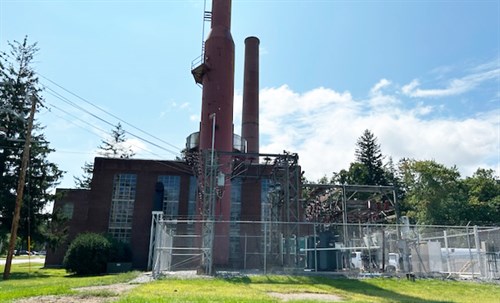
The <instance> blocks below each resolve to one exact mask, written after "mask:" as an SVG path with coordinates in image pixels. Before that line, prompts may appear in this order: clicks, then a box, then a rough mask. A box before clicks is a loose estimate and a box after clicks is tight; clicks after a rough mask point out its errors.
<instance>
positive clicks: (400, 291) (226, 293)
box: [117, 276, 500, 303]
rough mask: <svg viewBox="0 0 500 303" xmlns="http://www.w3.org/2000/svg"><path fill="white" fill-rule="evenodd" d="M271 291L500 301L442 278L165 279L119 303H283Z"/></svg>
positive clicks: (346, 298) (488, 288)
mask: <svg viewBox="0 0 500 303" xmlns="http://www.w3.org/2000/svg"><path fill="white" fill-rule="evenodd" d="M269 292H279V293H319V294H334V295H337V296H340V297H342V298H343V301H342V302H414V303H430V302H441V303H444V302H447V303H448V302H474V303H476V302H477V303H478V302H481V303H483V302H498V296H499V295H500V286H498V285H494V284H479V283H470V282H457V281H440V280H417V281H416V282H411V281H407V280H399V279H396V278H376V279H363V280H354V279H330V278H324V277H297V276H251V277H245V278H233V279H210V280H207V279H195V280H177V279H166V280H159V281H155V282H152V283H149V284H145V285H140V286H139V287H137V288H135V289H133V290H132V291H131V292H130V293H128V294H126V295H125V296H122V297H121V298H120V299H119V300H118V301H117V302H119V303H139V302H280V300H279V299H277V298H273V297H271V296H269V295H268V293H269ZM293 302H313V301H312V300H309V301H307V300H302V301H293Z"/></svg>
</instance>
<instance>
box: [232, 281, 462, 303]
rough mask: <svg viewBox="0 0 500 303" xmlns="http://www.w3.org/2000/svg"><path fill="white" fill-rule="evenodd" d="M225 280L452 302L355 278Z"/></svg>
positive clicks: (415, 302) (397, 299) (392, 298)
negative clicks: (327, 287) (325, 288)
mask: <svg viewBox="0 0 500 303" xmlns="http://www.w3.org/2000/svg"><path fill="white" fill-rule="evenodd" d="M227 281H228V282H231V283H235V284H240V283H241V284H250V283H252V284H295V285H300V284H313V285H319V284H322V285H327V286H329V287H331V288H333V289H340V290H343V291H346V292H348V293H357V294H361V295H365V296H370V297H380V298H383V299H385V300H387V301H390V302H408V303H409V302H412V303H453V302H452V301H438V300H427V299H422V298H418V297H414V296H410V295H405V294H401V293H397V292H394V291H392V290H388V289H384V288H381V287H378V286H376V285H372V284H370V283H366V282H364V281H361V280H356V279H338V278H327V277H303V276H265V278H264V279H262V280H258V281H252V279H250V278H249V277H236V278H230V279H227Z"/></svg>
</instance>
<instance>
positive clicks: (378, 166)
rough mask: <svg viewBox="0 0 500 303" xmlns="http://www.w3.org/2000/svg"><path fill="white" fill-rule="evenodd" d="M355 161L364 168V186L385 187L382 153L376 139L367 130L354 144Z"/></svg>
mask: <svg viewBox="0 0 500 303" xmlns="http://www.w3.org/2000/svg"><path fill="white" fill-rule="evenodd" d="M355 156H356V161H357V162H358V163H361V164H363V165H364V167H365V168H366V177H365V178H366V179H365V180H363V181H364V183H359V184H364V185H387V180H386V178H385V172H384V166H383V163H382V160H383V159H384V157H383V156H382V152H381V150H380V144H378V142H377V137H375V135H374V134H373V133H372V132H370V131H369V130H368V129H367V130H365V131H364V132H363V135H361V137H359V139H358V141H357V142H356V151H355Z"/></svg>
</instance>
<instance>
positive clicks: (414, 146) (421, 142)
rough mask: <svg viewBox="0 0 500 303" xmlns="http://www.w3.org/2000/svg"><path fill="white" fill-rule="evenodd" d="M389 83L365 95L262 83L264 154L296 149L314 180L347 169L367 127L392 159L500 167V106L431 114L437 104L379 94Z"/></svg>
mask: <svg viewBox="0 0 500 303" xmlns="http://www.w3.org/2000/svg"><path fill="white" fill-rule="evenodd" d="M389 85H390V81H388V80H385V79H383V80H381V81H380V82H379V83H377V84H376V85H375V86H374V87H373V88H372V89H371V90H370V92H371V96H370V98H369V99H368V100H356V99H354V98H353V97H352V96H351V94H350V93H349V92H343V93H339V92H336V91H334V90H331V89H327V88H323V87H320V88H317V89H313V90H311V91H309V92H305V93H303V94H300V93H297V92H294V91H293V90H292V89H290V88H289V87H288V86H286V85H283V86H281V87H277V88H265V89H262V90H261V93H260V101H261V102H260V104H261V109H260V134H261V148H260V149H261V152H262V153H281V152H283V150H287V151H290V152H297V153H298V154H299V157H300V158H299V163H300V164H301V165H302V168H303V170H304V171H305V172H306V177H307V178H308V179H310V180H313V181H315V180H317V179H319V178H321V177H322V176H323V175H327V176H331V174H332V172H336V171H339V170H340V169H343V168H345V169H347V168H348V167H349V163H350V162H352V161H353V160H354V149H355V144H356V140H357V138H358V137H359V136H360V135H361V134H362V132H363V131H364V130H365V129H370V130H371V131H373V132H374V134H375V135H376V136H377V137H378V140H379V143H380V144H381V148H382V153H383V154H384V155H386V156H392V157H393V159H394V160H395V161H397V160H399V159H400V158H403V157H407V158H415V159H434V160H436V161H437V162H440V163H443V164H445V165H447V166H453V165H456V166H457V167H458V168H459V169H460V171H461V172H462V174H463V175H464V176H465V175H470V174H472V172H474V171H475V170H476V169H477V168H478V167H487V168H493V169H495V170H497V172H498V162H499V160H500V159H499V156H498V153H499V146H500V142H499V140H500V138H499V128H500V121H499V119H498V117H499V115H500V112H495V113H486V114H483V115H481V116H475V117H470V118H467V119H463V120H453V119H449V118H429V117H428V114H429V113H431V112H433V110H434V107H432V106H426V105H424V104H422V103H418V104H416V105H415V106H413V107H412V108H403V107H402V106H401V104H402V102H401V100H400V99H399V98H400V97H401V96H399V97H398V95H397V93H396V92H394V93H392V94H390V93H386V94H385V95H384V94H382V93H381V89H382V88H387V87H388V86H389ZM417 85H418V84H417ZM424 117H425V119H424Z"/></svg>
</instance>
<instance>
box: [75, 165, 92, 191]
mask: <svg viewBox="0 0 500 303" xmlns="http://www.w3.org/2000/svg"><path fill="white" fill-rule="evenodd" d="M82 170H83V175H82V176H81V177H75V176H73V179H74V180H75V186H76V188H81V189H90V185H91V183H92V175H93V173H94V164H92V162H87V161H85V164H83V166H82Z"/></svg>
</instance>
